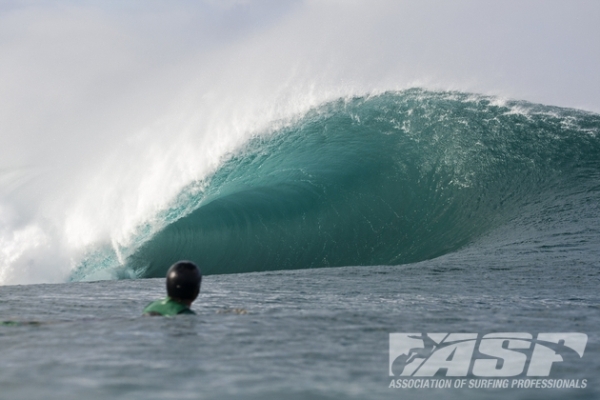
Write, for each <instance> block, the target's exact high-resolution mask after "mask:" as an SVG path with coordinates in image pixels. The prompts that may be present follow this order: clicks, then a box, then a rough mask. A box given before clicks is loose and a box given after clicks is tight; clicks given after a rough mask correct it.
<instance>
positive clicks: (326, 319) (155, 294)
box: [0, 89, 600, 399]
mask: <svg viewBox="0 0 600 400" xmlns="http://www.w3.org/2000/svg"><path fill="white" fill-rule="evenodd" d="M599 133H600V116H599V115H597V114H593V113H589V112H584V111H580V110H573V109H564V108H558V107H552V106H544V105H539V104H531V103H527V102H523V101H506V100H501V99H497V98H493V97H488V96H481V95H475V94H469V93H460V92H433V91H426V90H422V89H412V90H407V91H402V92H386V93H378V94H372V95H368V96H362V97H348V98H340V99H338V100H335V101H332V102H327V103H324V104H321V105H320V106H317V107H315V108H313V109H311V110H310V111H308V112H306V113H303V114H301V115H298V116H296V117H294V118H291V119H288V120H285V121H277V122H276V123H273V124H272V125H271V127H270V128H269V130H268V131H265V132H262V133H260V134H257V135H256V136H254V137H253V138H251V139H249V140H248V141H247V142H245V143H244V145H243V146H240V147H239V148H238V149H237V150H236V151H235V152H232V153H231V154H229V156H228V157H226V158H224V159H223V161H222V163H221V164H220V166H219V168H217V169H216V170H215V171H214V172H213V173H211V174H210V175H207V176H203V177H199V178H198V179H196V180H193V181H190V182H189V183H188V184H187V185H185V187H184V188H183V189H182V190H181V191H180V192H179V193H176V194H175V195H174V196H173V201H172V202H171V203H169V205H168V206H167V207H165V208H163V209H161V210H158V211H157V212H156V213H155V214H154V215H152V218H148V220H146V221H144V222H143V223H141V224H140V225H139V226H138V227H137V228H136V229H135V231H134V234H133V235H132V237H131V238H130V239H129V240H127V241H126V242H120V243H116V242H115V241H112V242H111V241H107V242H99V243H94V244H93V245H91V246H90V247H89V248H87V250H86V251H85V252H83V253H77V254H76V255H77V256H73V258H72V262H73V265H72V266H71V267H72V268H71V272H70V275H69V277H68V281H69V282H67V283H61V284H47V285H26V286H2V287H0V321H2V324H0V349H1V356H2V360H1V361H0V389H1V390H0V398H6V399H30V398H61V399H69V398H73V399H77V398H108V397H115V398H136V399H137V398H139V399H154V398H156V399H167V398H190V399H196V398H207V399H212V398H215V399H216V398H219V399H221V398H240V399H242V398H243V399H253V398H256V399H269V398H273V399H280V398H286V399H287V398H290V399H294V398H298V399H320V398H322V399H347V398H355V399H374V398H461V399H462V398H518V399H529V398H539V399H547V398H556V399H563V398H585V399H595V398H600V383H599V382H598V376H600V361H599V359H600V358H599V357H600V354H599V347H598V334H599V332H600V302H599V300H600V299H599V295H598V283H599V282H600V279H599V278H600V270H599V268H600V228H599V227H600V202H599V200H600V184H599V182H600V137H599ZM179 259H190V260H193V261H195V262H197V263H198V264H199V265H200V266H201V268H202V270H203V272H204V273H205V275H206V276H205V279H204V281H203V288H202V293H201V297H200V298H199V299H198V300H197V302H196V303H195V304H194V307H193V308H194V310H195V311H196V312H197V315H196V316H191V317H187V316H182V317H177V318H149V317H142V316H141V315H140V314H141V310H142V309H143V307H144V306H145V305H146V304H147V303H148V302H149V301H151V300H154V299H156V298H159V297H163V296H164V279H163V278H162V277H163V276H164V273H165V271H166V269H167V268H168V266H169V265H170V264H171V263H173V262H175V261H177V260H179ZM106 279H108V280H106ZM414 332H420V333H428V334H430V333H444V332H445V333H477V334H479V335H484V334H488V333H496V332H513V333H514V332H517V333H518V332H526V333H529V334H532V335H534V336H535V335H537V333H540V332H579V333H584V334H586V335H587V337H588V341H587V345H586V347H585V352H584V354H583V356H582V357H579V356H578V355H577V354H576V353H575V352H568V351H567V352H563V353H561V355H562V358H563V361H562V362H556V363H554V364H553V367H552V371H551V374H550V378H555V379H574V380H580V381H581V380H583V379H586V380H587V381H586V382H587V384H586V388H584V389H583V388H579V389H454V388H453V389H394V388H390V387H389V386H390V381H391V380H392V379H395V378H397V377H391V376H390V374H389V369H388V368H389V346H390V334H391V333H414ZM523 354H525V355H527V357H530V354H529V353H527V351H523ZM473 377H474V375H473V374H472V371H470V372H469V376H468V378H473ZM518 377H520V378H523V374H521V375H519V376H518ZM511 379H512V378H511Z"/></svg>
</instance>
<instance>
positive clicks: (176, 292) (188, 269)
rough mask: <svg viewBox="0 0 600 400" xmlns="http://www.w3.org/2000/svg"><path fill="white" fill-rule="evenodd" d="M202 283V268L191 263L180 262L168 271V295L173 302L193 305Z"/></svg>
mask: <svg viewBox="0 0 600 400" xmlns="http://www.w3.org/2000/svg"><path fill="white" fill-rule="evenodd" d="M201 283H202V273H201V272H200V268H198V267H197V266H196V264H194V263H193V262H190V261H179V262H177V263H175V264H173V265H171V268H169V270H168V271H167V295H168V296H169V297H170V298H172V299H173V300H177V301H180V302H182V303H189V304H191V303H192V302H193V301H194V300H196V297H198V293H200V284H201Z"/></svg>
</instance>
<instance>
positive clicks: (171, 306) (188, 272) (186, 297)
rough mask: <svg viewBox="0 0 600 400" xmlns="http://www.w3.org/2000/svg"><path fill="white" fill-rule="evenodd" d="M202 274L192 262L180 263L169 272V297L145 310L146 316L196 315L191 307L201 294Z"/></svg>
mask: <svg viewBox="0 0 600 400" xmlns="http://www.w3.org/2000/svg"><path fill="white" fill-rule="evenodd" d="M201 283H202V273H201V272H200V269H199V268H198V267H197V266H196V264H194V263H193V262H190V261H179V262H177V263H175V264H173V265H172V266H171V268H169V270H168V271H167V297H166V298H164V299H162V300H156V301H153V302H152V303H150V304H148V305H147V306H146V308H144V315H162V316H167V317H170V316H174V315H178V314H195V312H193V311H192V310H191V309H190V307H191V306H192V303H193V302H194V300H196V298H197V297H198V294H199V293H200V284H201Z"/></svg>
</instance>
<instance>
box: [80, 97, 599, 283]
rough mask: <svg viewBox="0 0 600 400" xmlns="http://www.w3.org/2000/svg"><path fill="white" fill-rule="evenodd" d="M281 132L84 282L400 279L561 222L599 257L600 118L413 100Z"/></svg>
mask: <svg viewBox="0 0 600 400" xmlns="http://www.w3.org/2000/svg"><path fill="white" fill-rule="evenodd" d="M275 125H276V126H278V125H281V126H279V127H277V128H273V131H272V132H267V133H264V134H263V135H260V136H257V137H256V138H255V139H252V140H250V142H249V143H247V144H245V145H244V146H243V147H242V148H240V149H239V150H238V152H237V153H235V154H232V155H231V156H230V157H229V159H228V160H226V161H225V162H224V163H223V164H222V166H221V167H220V168H219V169H218V170H217V171H216V172H215V173H214V174H213V175H211V176H210V177H209V178H206V179H205V180H204V181H198V182H192V183H190V185H188V187H187V188H186V189H184V190H183V191H182V192H181V193H179V194H178V196H177V198H176V200H175V201H174V202H173V204H172V206H171V207H169V208H168V209H166V210H164V211H162V212H161V213H159V215H158V216H156V217H155V218H154V219H153V221H151V222H148V223H147V225H146V226H142V227H140V228H139V230H138V231H139V233H138V235H137V237H136V238H135V239H134V240H132V241H131V244H130V245H128V246H127V247H122V248H119V249H118V251H119V254H118V255H117V253H115V250H114V246H112V245H111V244H110V243H107V244H106V245H104V246H102V245H99V246H97V248H96V250H93V251H91V252H90V254H88V256H87V257H86V258H84V259H83V260H82V261H81V262H80V264H79V267H78V268H77V269H76V270H75V272H74V273H73V274H72V276H71V279H72V280H89V279H94V278H95V277H98V276H106V275H107V274H112V275H113V277H119V276H138V277H161V276H164V273H165V271H166V269H167V268H168V267H169V266H170V265H171V264H172V263H174V262H176V261H177V260H179V259H182V258H183V259H191V260H195V261H196V262H198V263H199V264H200V265H202V266H203V267H202V268H203V271H204V273H206V274H217V273H236V272H251V271H268V270H281V269H302V268H316V267H330V266H348V265H365V266H366V265H399V264H405V263H411V262H417V261H422V260H427V259H432V258H435V257H438V256H441V255H444V254H450V253H452V252H455V251H457V250H458V249H460V248H462V247H464V246H465V245H468V244H469V243H472V242H474V241H476V240H478V239H479V238H481V237H483V236H484V235H486V234H489V233H490V232H493V231H495V230H496V229H501V228H502V227H505V226H508V225H509V224H512V225H511V226H513V229H514V230H515V232H514V236H515V238H516V240H518V237H520V236H522V235H527V233H526V232H527V231H529V230H532V229H533V230H536V231H542V232H546V231H549V230H552V229H554V227H553V226H552V225H551V224H552V221H554V220H557V221H558V222H557V223H560V224H566V225H568V224H569V223H573V224H574V225H575V226H571V227H566V226H563V227H561V228H558V229H559V231H561V230H562V229H566V230H567V231H569V232H570V233H573V234H576V233H575V232H579V230H580V229H584V230H585V229H591V230H592V231H593V232H591V231H590V232H587V233H586V235H589V236H590V237H593V238H594V239H590V240H592V242H594V243H598V237H597V233H598V231H597V226H598V225H597V224H596V222H597V218H598V209H597V204H598V200H599V199H600V187H599V185H598V182H600V137H599V135H598V133H599V132H600V116H598V115H596V114H591V113H586V112H582V111H577V110H571V109H560V108H557V107H548V106H542V105H535V104H530V103H526V102H518V101H500V100H498V99H495V98H491V97H485V96H478V95H472V94H466V93H456V92H428V91H423V90H419V89H414V90H409V91H405V92H391V93H385V94H381V95H376V96H370V97H362V98H349V99H340V100H338V101H334V102H331V103H327V104H324V105H322V106H320V107H317V108H316V109H314V110H312V111H310V112H308V113H307V114H306V115H303V116H299V117H298V118H297V119H295V120H293V121H286V122H285V123H284V122H281V123H280V124H275ZM515 221H518V222H515ZM561 232H562V231H561ZM560 240H561V239H558V242H560ZM101 274H104V275H101Z"/></svg>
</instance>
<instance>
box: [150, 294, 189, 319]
mask: <svg viewBox="0 0 600 400" xmlns="http://www.w3.org/2000/svg"><path fill="white" fill-rule="evenodd" d="M177 314H196V313H195V312H193V311H192V310H190V309H189V307H188V306H186V305H185V304H182V303H180V302H178V301H175V300H173V299H172V298H170V297H166V298H164V299H162V300H156V301H153V302H152V303H150V304H148V305H147V306H146V308H144V315H163V316H166V317H171V316H173V315H177Z"/></svg>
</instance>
